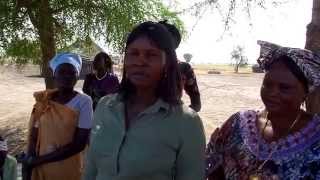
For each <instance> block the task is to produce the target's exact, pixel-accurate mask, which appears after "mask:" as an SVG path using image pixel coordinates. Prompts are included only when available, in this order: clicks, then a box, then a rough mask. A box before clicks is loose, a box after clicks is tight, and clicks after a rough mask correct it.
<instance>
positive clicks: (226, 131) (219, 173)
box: [206, 113, 239, 180]
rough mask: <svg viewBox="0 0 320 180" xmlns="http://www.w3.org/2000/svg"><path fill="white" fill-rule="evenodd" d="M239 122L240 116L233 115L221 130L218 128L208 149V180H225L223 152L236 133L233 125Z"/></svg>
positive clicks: (212, 135)
mask: <svg viewBox="0 0 320 180" xmlns="http://www.w3.org/2000/svg"><path fill="white" fill-rule="evenodd" d="M238 120H239V114H238V113H236V114H234V115H232V116H231V117H230V118H229V119H228V120H227V121H226V122H225V123H224V124H223V125H222V127H221V128H217V129H216V130H215V131H214V132H213V133H212V134H211V138H210V141H209V143H208V145H207V148H206V177H207V178H208V180H214V179H219V180H220V179H221V180H224V179H225V175H224V168H223V161H224V156H223V152H224V149H225V145H226V144H227V141H228V139H230V138H229V137H230V136H231V135H232V133H234V128H233V125H234V123H235V122H236V121H238Z"/></svg>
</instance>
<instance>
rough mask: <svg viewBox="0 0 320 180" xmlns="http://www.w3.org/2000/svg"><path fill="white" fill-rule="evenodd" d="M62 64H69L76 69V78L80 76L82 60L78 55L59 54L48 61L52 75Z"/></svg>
mask: <svg viewBox="0 0 320 180" xmlns="http://www.w3.org/2000/svg"><path fill="white" fill-rule="evenodd" d="M64 63H67V64H71V65H72V66H73V67H74V68H75V69H76V71H77V74H78V76H79V75H80V71H81V66H82V59H81V57H80V56H79V55H78V54H74V53H59V54H57V55H55V56H54V57H53V58H52V59H51V61H50V68H51V69H52V71H53V74H55V72H56V70H57V68H58V67H59V65H61V64H64Z"/></svg>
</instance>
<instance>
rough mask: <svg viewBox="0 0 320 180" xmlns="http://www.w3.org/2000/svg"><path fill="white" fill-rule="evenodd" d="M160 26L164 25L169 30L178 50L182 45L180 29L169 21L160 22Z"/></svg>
mask: <svg viewBox="0 0 320 180" xmlns="http://www.w3.org/2000/svg"><path fill="white" fill-rule="evenodd" d="M159 23H160V24H162V25H164V26H165V27H166V28H167V30H168V31H169V32H170V34H171V36H172V38H173V41H174V43H175V44H174V45H175V49H177V48H178V47H179V45H180V42H181V34H180V32H179V29H178V28H177V27H176V26H175V25H173V24H169V23H168V21H167V20H164V21H159Z"/></svg>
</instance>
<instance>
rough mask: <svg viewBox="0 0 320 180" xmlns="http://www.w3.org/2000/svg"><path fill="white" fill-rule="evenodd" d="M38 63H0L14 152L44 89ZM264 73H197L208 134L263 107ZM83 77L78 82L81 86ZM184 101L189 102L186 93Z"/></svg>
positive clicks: (3, 108)
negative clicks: (36, 93)
mask: <svg viewBox="0 0 320 180" xmlns="http://www.w3.org/2000/svg"><path fill="white" fill-rule="evenodd" d="M37 73H38V70H37V67H34V66H28V67H27V68H24V69H20V70H17V69H16V68H15V67H12V66H6V67H4V66H0V82H1V83H0V94H1V97H0V134H2V135H3V136H5V137H6V138H7V139H8V143H9V148H10V151H11V153H13V154H16V153H18V152H21V150H22V148H23V146H24V145H25V140H26V134H27V125H28V120H29V116H30V111H31V109H32V105H33V103H34V100H33V96H32V94H33V92H34V91H38V90H42V89H44V81H43V79H41V78H37V77H34V75H36V74H37ZM262 77H263V75H262V74H247V73H246V74H233V73H226V74H219V75H215V74H210V75H209V74H205V73H200V74H197V79H198V85H199V88H200V92H201V100H202V109H201V112H200V113H199V114H200V116H201V118H202V120H203V124H204V126H205V131H206V135H207V138H208V137H209V136H210V133H211V132H212V131H213V130H214V129H215V128H216V127H218V126H220V125H221V124H222V123H223V122H224V121H225V120H226V119H227V118H228V117H229V116H231V115H232V114H233V113H235V112H237V111H240V110H244V109H257V108H262V104H261V101H260V97H259V90H260V84H261V80H262ZM82 83H83V82H82V81H79V82H78V84H77V88H78V90H80V89H81V86H82ZM184 101H185V103H187V104H188V103H189V100H188V98H187V97H184Z"/></svg>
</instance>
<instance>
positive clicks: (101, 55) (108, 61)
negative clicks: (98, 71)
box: [93, 52, 112, 70]
mask: <svg viewBox="0 0 320 180" xmlns="http://www.w3.org/2000/svg"><path fill="white" fill-rule="evenodd" d="M99 59H103V60H104V62H105V65H106V68H107V69H110V70H111V69H112V60H111V58H110V56H109V55H108V54H107V53H105V52H99V53H98V54H97V55H96V56H95V57H94V59H93V62H96V61H98V60H99Z"/></svg>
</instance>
